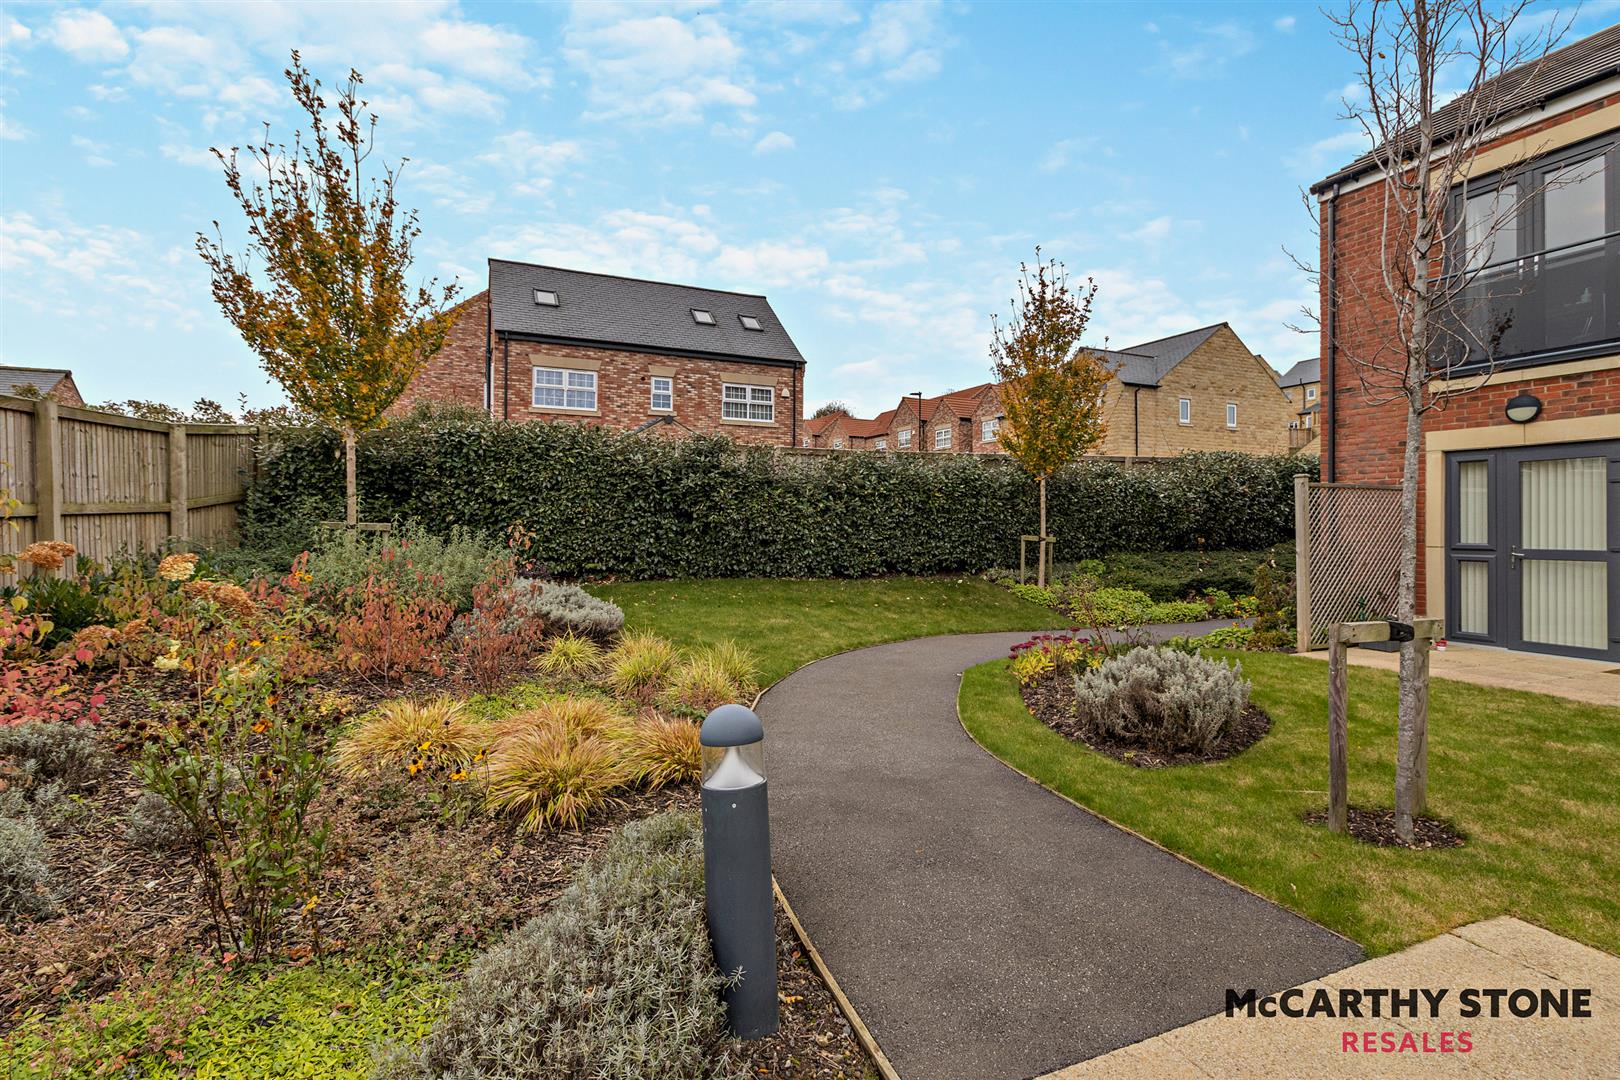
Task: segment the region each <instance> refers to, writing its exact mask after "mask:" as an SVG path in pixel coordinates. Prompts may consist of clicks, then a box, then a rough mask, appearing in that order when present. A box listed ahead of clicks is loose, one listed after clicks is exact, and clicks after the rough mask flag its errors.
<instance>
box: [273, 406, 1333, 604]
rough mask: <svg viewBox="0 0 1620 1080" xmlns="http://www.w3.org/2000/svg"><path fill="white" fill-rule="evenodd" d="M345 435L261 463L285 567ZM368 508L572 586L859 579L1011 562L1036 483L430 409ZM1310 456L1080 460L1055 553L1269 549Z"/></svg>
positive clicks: (1029, 517)
mask: <svg viewBox="0 0 1620 1080" xmlns="http://www.w3.org/2000/svg"><path fill="white" fill-rule="evenodd" d="M338 448H339V444H338V441H337V439H336V437H334V436H332V435H331V434H329V433H327V432H324V431H301V432H294V433H287V434H283V435H282V436H281V437H280V438H278V439H277V440H276V441H275V442H274V443H273V444H271V445H270V446H268V447H267V449H266V450H265V452H264V453H263V454H262V457H261V460H260V463H259V469H258V477H257V480H256V481H255V482H254V483H253V484H252V486H251V487H250V489H249V492H248V497H247V503H246V506H245V508H244V512H243V532H244V539H243V547H244V549H246V550H248V551H254V552H258V553H261V554H263V555H264V556H265V557H267V558H270V559H277V558H282V557H284V558H286V559H290V558H291V555H292V554H295V553H296V552H297V550H299V548H301V547H302V546H303V545H306V544H307V543H308V542H309V540H310V536H311V534H312V531H313V529H314V527H315V523H316V522H319V521H321V520H329V519H332V518H337V517H340V516H341V507H342V492H343V466H342V460H341V455H340V454H339V453H338ZM358 467H359V485H360V497H361V511H362V515H363V516H364V517H365V518H366V519H368V520H373V521H375V520H389V519H399V520H412V521H416V522H420V523H423V524H425V525H427V526H428V527H429V528H431V529H433V530H435V531H444V530H448V529H449V528H450V527H451V526H452V525H458V524H459V525H465V526H469V527H471V528H473V529H477V530H480V531H483V532H485V533H487V534H489V535H492V536H498V535H502V534H504V532H505V531H506V529H507V528H508V527H509V526H511V525H520V526H522V527H523V528H524V529H526V530H528V532H529V533H530V534H531V535H532V536H533V547H532V549H531V551H530V552H529V554H530V555H531V556H532V557H534V558H537V559H539V560H540V561H541V562H543V563H544V564H546V565H547V566H548V567H549V568H550V569H551V570H552V572H554V573H557V574H561V575H565V576H570V577H576V576H587V575H607V574H613V575H619V576H624V577H631V578H676V577H862V576H867V575H873V574H884V573H908V574H924V573H954V572H961V571H979V570H983V569H986V568H988V567H992V566H1008V565H1013V566H1016V565H1017V560H1018V537H1019V535H1020V534H1024V533H1033V532H1034V531H1035V528H1036V514H1037V510H1036V486H1035V483H1034V481H1033V480H1031V479H1030V478H1029V477H1028V476H1027V475H1025V474H1024V473H1023V472H1022V470H1020V469H1018V468H1017V467H1016V466H1015V465H1013V464H1011V463H1010V462H1002V461H995V460H984V459H976V458H973V457H969V456H966V455H956V454H939V455H934V454H881V453H850V454H833V455H820V456H810V455H798V454H792V453H781V452H778V451H773V450H771V449H769V448H763V447H752V448H749V447H741V446H738V445H736V444H735V443H733V442H731V440H729V439H723V438H712V437H693V438H688V439H682V440H678V441H672V440H665V439H660V438H657V437H651V436H645V435H632V434H628V433H624V432H615V431H610V430H607V429H604V428H597V427H585V426H579V425H574V424H562V423H523V424H508V423H498V422H493V421H486V420H471V419H468V418H466V417H465V416H464V415H463V416H454V417H443V416H435V415H432V414H428V415H421V416H415V417H412V418H410V419H408V420H404V421H400V422H396V423H395V424H392V425H390V426H389V427H387V428H384V429H382V430H381V431H377V432H373V433H370V434H368V435H366V436H365V437H363V438H362V439H361V440H360V447H359V466H358ZM1299 471H1309V472H1311V473H1312V474H1313V475H1314V473H1315V471H1316V461H1315V459H1314V458H1295V457H1256V456H1252V455H1247V454H1231V453H1213V454H1191V455H1187V456H1185V457H1181V458H1177V459H1174V460H1171V461H1167V462H1162V463H1152V464H1140V465H1135V466H1125V465H1120V464H1117V463H1111V462H1101V461H1095V462H1083V463H1081V464H1079V465H1076V466H1074V467H1072V468H1070V469H1068V470H1066V471H1065V472H1064V473H1062V474H1061V475H1059V476H1057V477H1054V478H1053V480H1052V482H1051V483H1050V484H1049V485H1048V513H1049V527H1050V528H1051V530H1052V532H1053V533H1055V534H1056V535H1057V537H1058V558H1059V559H1068V560H1073V559H1080V558H1087V557H1092V556H1097V555H1100V554H1102V553H1104V552H1108V551H1119V550H1133V551H1163V550H1185V549H1192V548H1248V549H1254V548H1264V547H1268V546H1270V545H1271V544H1275V543H1277V542H1278V541H1280V540H1282V539H1284V538H1285V537H1287V536H1290V535H1292V529H1293V488H1292V484H1293V479H1292V478H1293V475H1294V473H1296V472H1299Z"/></svg>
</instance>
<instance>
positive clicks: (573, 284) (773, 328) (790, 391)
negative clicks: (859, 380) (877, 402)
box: [395, 259, 805, 446]
mask: <svg viewBox="0 0 1620 1080" xmlns="http://www.w3.org/2000/svg"><path fill="white" fill-rule="evenodd" d="M804 363H805V362H804V357H802V356H800V355H799V350H798V348H797V347H796V346H795V345H794V344H793V339H792V338H791V337H789V336H788V333H787V330H786V329H785V328H784V327H783V326H782V323H781V320H779V319H778V318H777V316H776V312H775V311H773V310H772V309H771V305H770V302H769V301H767V300H766V299H765V297H763V296H754V295H750V294H747V293H734V292H722V291H720V290H716V289H701V288H696V287H693V286H689V285H673V284H667V283H665V282H657V281H643V280H640V279H637V278H624V277H615V276H612V275H609V274H591V273H585V272H583V271H579V270H565V269H562V268H560V267H554V266H536V265H531V264H529V263H518V262H508V261H506V260H502V259H491V260H490V261H489V288H487V289H486V290H484V291H483V292H481V293H478V294H477V295H476V296H473V297H470V298H469V299H468V300H466V301H465V302H464V303H463V304H462V305H461V306H460V307H459V308H458V309H457V319H456V323H455V325H454V327H452V329H451V331H450V336H449V339H448V340H447V341H446V343H445V346H444V349H443V350H442V351H441V352H440V353H439V355H437V356H436V357H434V359H433V360H432V362H431V363H430V364H429V365H428V367H427V369H426V370H424V371H423V372H422V374H421V375H420V376H418V377H417V379H416V380H415V381H414V382H413V383H412V384H411V386H410V387H409V388H408V389H407V390H406V392H405V394H404V395H403V396H402V397H401V399H400V402H399V403H398V404H397V405H396V406H395V408H396V410H403V409H407V408H409V407H410V406H411V405H413V404H415V403H416V402H419V401H437V402H458V403H461V404H464V405H470V406H473V407H475V408H482V409H487V410H488V411H489V413H490V415H491V416H494V417H496V418H498V419H503V420H549V421H562V422H574V423H586V424H606V425H608V426H611V427H618V428H628V429H636V428H651V427H655V426H659V425H668V426H669V427H670V429H671V430H674V431H680V432H683V433H702V434H724V435H729V436H732V437H733V438H736V439H737V440H738V441H740V442H748V443H760V444H769V445H776V446H796V445H799V443H800V425H801V424H802V423H803V421H802V420H800V419H799V413H800V410H801V408H802V404H801V403H802V401H803V390H804Z"/></svg>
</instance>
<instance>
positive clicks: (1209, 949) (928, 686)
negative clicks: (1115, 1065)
mask: <svg viewBox="0 0 1620 1080" xmlns="http://www.w3.org/2000/svg"><path fill="white" fill-rule="evenodd" d="M1160 629H1161V632H1162V633H1164V634H1165V635H1169V634H1174V633H1185V632H1188V631H1189V628H1188V627H1180V626H1174V627H1163V628H1160ZM1190 629H1191V632H1194V633H1196V632H1199V629H1200V628H1198V627H1193V628H1190ZM1026 636H1027V635H1022V634H978V635H964V636H955V637H940V638H925V639H919V640H916V641H908V642H901V643H898V644H893V645H880V646H876V647H874V648H870V649H862V650H860V651H857V652H853V653H846V654H843V655H841V656H836V657H830V658H828V659H826V660H822V661H819V662H817V663H815V664H811V665H810V666H808V667H805V668H802V669H800V670H799V671H798V672H795V673H794V674H793V675H791V676H789V677H788V678H787V679H785V680H783V681H782V682H781V683H779V684H778V685H777V686H775V687H774V688H772V689H771V690H770V692H769V693H767V694H766V695H765V697H764V699H763V700H762V701H761V703H760V709H759V712H760V715H761V717H762V718H763V719H764V721H765V730H766V740H765V747H766V766H767V773H768V776H769V781H770V812H771V826H772V843H773V860H772V861H773V866H774V869H775V872H776V875H777V879H778V881H779V882H780V884H781V886H782V889H783V891H784V892H785V893H786V895H787V897H788V899H789V901H790V902H791V903H792V904H793V907H794V909H795V911H796V912H797V913H798V915H799V917H800V919H801V920H802V921H803V922H804V924H805V926H806V928H807V930H808V932H809V934H810V937H811V938H812V939H813V940H814V941H815V943H816V946H817V947H818V949H820V951H821V952H822V954H823V956H824V958H825V959H826V961H827V963H828V965H829V966H830V968H831V970H832V972H833V974H834V975H835V976H836V977H837V979H838V981H839V982H840V983H841V984H842V986H843V989H844V991H845V992H846V993H847V994H848V995H849V997H850V999H851V1001H852V1002H853V1003H854V1005H855V1007H856V1009H857V1010H858V1011H859V1013H860V1014H861V1017H862V1019H863V1020H865V1022H866V1024H867V1025H868V1026H869V1027H870V1028H871V1030H872V1033H873V1035H874V1037H875V1038H876V1040H877V1042H878V1044H879V1046H881V1047H882V1049H883V1051H884V1052H885V1054H886V1055H887V1056H888V1057H889V1058H890V1059H891V1060H892V1061H893V1063H894V1065H895V1067H896V1069H897V1070H898V1071H899V1073H900V1074H901V1076H903V1077H907V1078H917V1080H953V1078H972V1080H984V1078H994V1077H1015V1078H1016V1077H1029V1076H1035V1075H1038V1074H1041V1073H1046V1072H1049V1071H1051V1070H1053V1069H1057V1068H1060V1067H1062V1066H1065V1065H1068V1064H1070V1063H1073V1062H1076V1061H1081V1060H1084V1059H1086V1058H1090V1057H1094V1056H1097V1055H1100V1054H1104V1053H1107V1052H1108V1051H1111V1050H1114V1049H1116V1048H1119V1047H1122V1046H1128V1045H1130V1044H1132V1043H1136V1042H1140V1041H1142V1040H1144V1039H1148V1038H1150V1037H1152V1036H1154V1035H1157V1034H1159V1033H1161V1032H1165V1031H1169V1030H1172V1029H1174V1028H1178V1027H1181V1026H1182V1025H1185V1024H1187V1023H1190V1022H1192V1021H1194V1020H1196V1019H1198V1018H1200V1017H1204V1016H1208V1015H1210V1014H1211V1013H1213V1012H1215V1011H1217V1010H1219V1009H1221V1008H1222V1007H1223V1006H1224V1002H1225V992H1226V989H1227V988H1228V987H1238V988H1248V987H1254V988H1256V989H1258V990H1260V991H1262V992H1268V993H1269V992H1272V991H1276V990H1281V989H1284V988H1286V987H1289V986H1293V985H1295V984H1298V983H1301V982H1305V981H1307V980H1310V979H1314V978H1317V977H1320V976H1323V975H1325V974H1327V973H1330V972H1333V971H1336V970H1338V969H1340V968H1343V967H1345V966H1347V965H1350V964H1354V963H1355V962H1357V961H1358V960H1360V959H1361V958H1362V953H1361V950H1360V948H1359V947H1357V946H1356V945H1355V944H1353V943H1352V942H1349V941H1347V940H1345V939H1343V938H1341V937H1338V936H1337V935H1335V934H1332V933H1330V932H1329V931H1327V930H1325V929H1323V928H1321V927H1319V926H1317V925H1315V924H1314V923H1311V922H1308V921H1306V920H1305V919H1302V918H1299V917H1298V916H1295V915H1293V914H1290V913H1289V912H1287V911H1285V910H1283V909H1282V908H1280V907H1277V906H1276V905H1274V904H1272V903H1270V902H1268V901H1266V900H1263V899H1261V898H1259V897H1257V896H1255V895H1253V894H1252V893H1249V892H1247V891H1245V890H1243V889H1240V888H1238V887H1237V886H1235V885H1232V884H1230V883H1228V882H1225V881H1222V880H1220V879H1219V878H1216V877H1214V876H1212V875H1211V874H1209V873H1207V872H1205V871H1203V870H1200V869H1198V868H1197V867H1195V866H1193V865H1191V864H1189V863H1186V862H1184V861H1182V860H1180V859H1178V858H1176V857H1175V856H1173V855H1170V854H1168V853H1166V852H1164V851H1162V850H1161V849H1159V848H1157V847H1155V846H1154V845H1152V844H1149V843H1147V842H1146V841H1144V840H1141V839H1139V838H1137V837H1135V836H1132V835H1131V834H1129V833H1127V832H1125V831H1123V830H1121V829H1118V828H1116V827H1114V826H1112V825H1109V824H1108V823H1106V822H1104V821H1102V820H1101V819H1099V818H1097V817H1094V816H1092V815H1090V814H1088V813H1086V812H1085V811H1083V810H1080V809H1079V808H1077V807H1075V806H1074V805H1073V804H1071V803H1069V802H1066V801H1065V800H1063V799H1061V798H1059V797H1057V796H1056V795H1053V794H1051V793H1050V792H1048V791H1046V790H1045V789H1044V788H1042V787H1040V786H1039V785H1037V784H1034V783H1031V782H1030V781H1027V780H1025V779H1024V778H1023V777H1021V776H1019V775H1018V774H1017V773H1015V772H1013V771H1012V770H1010V769H1008V768H1007V767H1006V766H1004V765H1002V764H1001V763H999V762H998V761H996V759H995V758H993V757H991V756H990V755H989V754H987V753H985V752H984V751H983V750H981V749H980V748H979V747H978V746H977V744H975V743H974V742H973V741H972V740H971V739H969V738H968V736H967V734H966V733H965V732H964V731H963V730H962V728H961V725H960V724H959V722H958V720H957V718H956V692H957V687H958V683H959V678H960V674H961V673H962V672H963V671H965V670H966V669H967V668H969V667H971V666H973V665H974V664H977V663H981V662H983V661H985V660H990V659H994V658H995V657H998V656H1003V655H1006V652H1007V650H1008V648H1009V647H1010V646H1011V645H1012V644H1013V643H1015V642H1017V641H1019V640H1021V639H1022V638H1023V637H1026Z"/></svg>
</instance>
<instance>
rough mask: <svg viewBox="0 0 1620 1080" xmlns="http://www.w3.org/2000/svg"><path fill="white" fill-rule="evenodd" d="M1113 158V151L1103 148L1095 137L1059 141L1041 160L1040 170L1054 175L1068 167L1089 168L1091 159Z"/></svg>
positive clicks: (1106, 147) (1107, 147)
mask: <svg viewBox="0 0 1620 1080" xmlns="http://www.w3.org/2000/svg"><path fill="white" fill-rule="evenodd" d="M1114 156H1115V153H1114V149H1113V148H1112V147H1109V146H1104V145H1103V144H1102V142H1101V140H1099V139H1098V138H1096V137H1095V136H1091V135H1088V136H1085V137H1084V138H1078V139H1059V140H1058V141H1057V142H1055V143H1053V144H1052V146H1051V148H1050V149H1049V150H1047V151H1046V156H1045V157H1044V158H1042V159H1041V164H1040V170H1041V172H1044V173H1055V172H1062V171H1063V170H1065V169H1067V168H1069V167H1070V166H1077V167H1089V166H1090V163H1091V161H1092V159H1095V158H1111V157H1114Z"/></svg>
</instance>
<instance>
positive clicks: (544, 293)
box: [534, 289, 562, 307]
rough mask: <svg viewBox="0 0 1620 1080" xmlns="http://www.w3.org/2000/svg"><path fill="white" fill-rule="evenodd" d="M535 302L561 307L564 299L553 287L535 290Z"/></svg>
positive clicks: (543, 305) (542, 305)
mask: <svg viewBox="0 0 1620 1080" xmlns="http://www.w3.org/2000/svg"><path fill="white" fill-rule="evenodd" d="M534 302H535V303H536V304H539V305H540V306H541V307H560V306H561V305H562V299H561V298H560V297H559V296H558V295H557V294H556V292H555V291H553V290H551V289H536V290H534Z"/></svg>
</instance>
